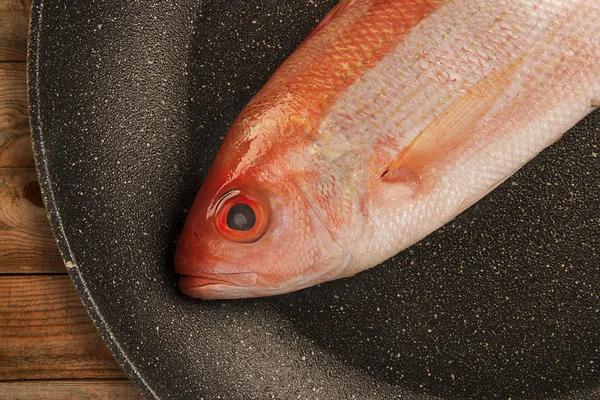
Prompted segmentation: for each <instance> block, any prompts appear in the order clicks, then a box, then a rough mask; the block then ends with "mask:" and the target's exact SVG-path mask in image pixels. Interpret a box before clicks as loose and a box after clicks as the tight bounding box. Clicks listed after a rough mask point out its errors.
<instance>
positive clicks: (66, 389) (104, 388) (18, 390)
mask: <svg viewBox="0 0 600 400" xmlns="http://www.w3.org/2000/svg"><path fill="white" fill-rule="evenodd" d="M29 399H36V400H55V399H78V400H92V399H94V400H103V399H106V400H109V399H111V400H112V399H123V400H142V399H143V397H142V395H141V394H140V392H139V391H138V390H137V388H136V387H135V386H134V385H133V384H132V383H131V382H129V381H127V380H73V381H24V382H0V400H29Z"/></svg>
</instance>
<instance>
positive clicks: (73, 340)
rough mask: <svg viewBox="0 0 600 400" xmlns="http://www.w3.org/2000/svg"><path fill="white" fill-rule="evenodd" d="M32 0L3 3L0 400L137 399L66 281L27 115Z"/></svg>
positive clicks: (0, 12) (0, 62)
mask: <svg viewBox="0 0 600 400" xmlns="http://www.w3.org/2000/svg"><path fill="white" fill-rule="evenodd" d="M30 5H31V3H30V0H0V399H91V398H94V399H105V398H106V399H139V398H141V396H140V394H139V392H138V391H137V389H136V388H135V387H134V386H133V385H132V384H131V383H130V382H129V381H128V380H127V378H126V376H125V375H124V373H123V371H122V370H121V367H120V366H119V365H118V364H117V363H116V362H115V360H114V358H113V356H112V355H111V354H110V352H109V350H108V348H107V347H106V345H105V344H104V342H102V339H101V338H100V335H99V333H98V332H97V331H96V328H95V327H94V326H93V324H92V321H91V319H90V318H89V317H88V314H87V312H86V311H85V309H84V307H83V305H82V303H81V301H80V300H79V297H78V295H77V292H76V291H75V287H74V286H73V284H72V283H71V280H70V279H69V277H68V275H67V273H66V270H65V267H64V264H63V262H62V260H61V258H60V255H59V253H58V249H57V246H56V242H55V240H54V238H53V236H52V233H51V231H50V226H49V224H48V220H47V217H46V212H45V210H44V206H43V204H42V200H41V195H40V192H39V185H38V183H37V176H36V172H35V166H34V161H33V153H32V150H31V139H30V135H29V121H28V114H27V82H26V63H25V61H26V53H27V51H26V47H27V30H28V25H29V10H30Z"/></svg>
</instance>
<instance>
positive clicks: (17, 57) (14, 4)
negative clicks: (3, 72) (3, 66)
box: [0, 0, 31, 61]
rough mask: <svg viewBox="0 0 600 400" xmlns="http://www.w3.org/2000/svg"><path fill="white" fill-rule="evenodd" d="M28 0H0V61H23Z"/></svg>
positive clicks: (28, 7)
mask: <svg viewBox="0 0 600 400" xmlns="http://www.w3.org/2000/svg"><path fill="white" fill-rule="evenodd" d="M30 8H31V1H29V0H0V61H25V59H26V58H27V31H28V28H29V10H30Z"/></svg>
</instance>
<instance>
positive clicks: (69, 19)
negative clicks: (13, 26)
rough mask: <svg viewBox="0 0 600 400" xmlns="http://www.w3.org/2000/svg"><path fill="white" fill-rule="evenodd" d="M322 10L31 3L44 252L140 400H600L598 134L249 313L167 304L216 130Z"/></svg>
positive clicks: (318, 5)
mask: <svg viewBox="0 0 600 400" xmlns="http://www.w3.org/2000/svg"><path fill="white" fill-rule="evenodd" d="M334 3H335V0H321V1H319V2H312V1H305V0H285V1H283V0H230V1H227V2H224V1H209V0H204V1H202V0H182V1H161V2H145V1H131V0H127V1H125V0H115V1H110V2H99V1H92V2H75V3H74V2H72V1H66V0H46V1H41V0H37V1H34V5H33V13H32V24H31V43H30V44H31V47H30V58H29V85H30V110H31V121H32V128H33V141H34V148H35V156H36V161H37V165H38V170H39V177H40V181H41V185H42V189H43V195H44V199H45V203H46V207H47V210H48V214H49V217H50V221H51V224H52V227H53V230H54V234H55V235H56V237H57V239H58V243H59V247H60V250H61V252H62V255H63V257H64V260H65V263H66V265H67V267H68V270H69V273H70V276H71V278H72V279H73V281H74V283H75V285H76V286H77V289H78V291H79V294H80V295H81V298H82V300H83V302H84V303H85V306H86V307H87V310H88V311H89V313H90V315H91V317H92V319H93V320H94V322H95V324H96V326H97V327H98V329H99V330H100V332H101V333H102V336H103V338H104V340H105V341H106V342H107V343H108V346H109V347H110V349H111V350H112V352H113V353H114V355H115V357H116V359H117V360H118V361H119V362H120V363H121V364H122V365H123V367H124V369H125V371H126V372H127V374H129V376H130V377H131V379H132V380H133V381H134V382H135V383H136V384H137V385H138V387H139V388H140V389H141V390H142V392H143V393H144V394H145V395H146V396H147V397H148V398H162V399H169V398H178V399H200V398H206V399H218V398H221V399H250V398H256V399H262V398H286V399H287V398H301V399H341V398H357V399H370V398H379V399H382V398H387V399H391V398H400V397H401V398H403V399H409V400H410V399H434V398H440V399H467V398H473V399H484V398H512V399H541V398H544V399H546V398H557V399H573V398H574V399H597V398H598V396H600V311H599V309H600V263H599V252H600V243H599V237H600V228H599V225H600V207H598V205H599V204H600V203H599V197H598V193H599V184H600V168H599V161H600V157H599V156H598V154H599V153H600V149H598V134H599V132H600V128H599V127H600V114H599V113H594V114H593V115H591V116H590V117H588V118H587V119H585V120H584V121H582V122H581V123H580V124H579V125H578V126H577V127H576V128H574V129H573V130H572V131H570V132H569V133H568V134H566V136H565V137H564V139H563V140H561V141H560V142H559V143H558V144H556V145H554V146H552V147H551V148H550V149H548V150H546V151H544V152H543V153H542V154H541V155H540V156H539V157H537V158H536V159H535V160H533V161H532V162H531V163H529V164H528V165H527V166H526V167H525V168H523V169H522V170H521V171H519V172H518V173H517V174H516V175H515V176H514V177H512V178H511V179H510V180H508V181H507V182H506V183H504V184H503V185H502V186H501V187H499V188H498V189H497V190H495V191H494V192H493V193H492V194H491V195H489V196H487V197H486V198H484V199H483V200H482V201H480V202H479V203H477V204H476V205H475V206H473V207H471V208H470V209H469V210H468V211H466V212H465V213H463V214H462V215H460V216H459V217H458V218H456V219H455V220H454V221H452V222H450V223H449V224H448V225H446V226H444V227H443V228H441V229H440V230H438V231H437V232H435V233H433V234H432V235H430V236H429V237H427V238H426V239H424V240H423V241H422V242H420V243H418V244H416V245H414V246H412V247H411V248H409V249H408V250H406V251H403V252H402V253H400V254H398V255H397V256H395V257H394V258H392V259H391V260H388V261H387V262H385V263H384V264H383V265H381V266H378V267H376V268H374V269H371V270H369V271H366V272H364V273H361V274H359V275H358V276H356V277H353V278H349V279H344V280H339V281H335V282H330V283H326V284H322V285H319V286H317V287H313V288H309V289H306V290H303V291H300V292H297V293H292V294H288V295H282V296H277V297H272V298H264V299H249V300H239V301H202V300H197V299H191V298H187V297H185V296H184V295H182V294H181V293H180V292H179V290H178V289H177V286H176V279H177V276H176V275H175V274H174V272H173V255H174V247H175V243H176V239H177V235H178V233H179V231H180V229H181V228H182V226H183V222H184V220H185V216H186V211H187V209H188V208H189V207H190V205H191V203H192V201H193V198H194V196H195V194H196V191H197V189H198V188H199V186H200V184H201V182H202V179H203V177H204V175H205V173H206V171H207V169H208V167H209V165H210V163H211V161H212V158H213V157H214V154H215V152H216V150H217V148H218V146H219V144H220V142H221V141H222V139H223V136H224V135H225V133H226V131H227V128H228V126H229V124H230V123H231V122H232V121H233V119H234V118H235V116H236V114H237V113H238V112H239V111H240V110H241V108H242V107H243V105H244V104H245V103H246V102H247V101H248V100H249V98H250V97H251V96H252V94H253V93H255V92H256V91H257V90H258V89H259V88H260V87H261V85H262V84H263V83H264V82H265V80H266V79H267V78H268V76H269V75H270V74H271V73H272V72H273V71H274V69H275V68H276V66H277V65H279V63H281V62H282V61H283V60H284V59H285V57H286V56H287V55H288V54H289V53H290V52H291V51H292V50H293V49H294V48H295V47H296V46H297V45H298V43H299V42H300V41H301V40H302V39H303V38H304V37H305V36H306V35H307V34H308V33H309V32H310V30H311V29H312V27H313V26H314V25H315V24H316V22H317V20H319V19H320V18H321V17H322V16H323V15H324V14H325V13H326V12H327V11H328V10H329V9H330V8H331V7H332V6H333V5H334Z"/></svg>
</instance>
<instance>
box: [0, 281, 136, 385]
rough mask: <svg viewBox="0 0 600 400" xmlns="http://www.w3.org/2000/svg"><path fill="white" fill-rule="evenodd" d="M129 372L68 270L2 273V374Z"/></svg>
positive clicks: (104, 374) (22, 376)
mask: <svg viewBox="0 0 600 400" xmlns="http://www.w3.org/2000/svg"><path fill="white" fill-rule="evenodd" d="M26 378H27V379H61V378H63V379H64V378H66V379H72V378H80V379H86V378H100V379H107V378H125V375H124V373H123V371H122V369H121V367H120V366H119V365H118V364H117V363H116V361H115V359H114V358H113V356H112V354H111V353H110V351H109V350H108V348H107V347H106V345H105V344H104V342H102V339H101V338H100V336H99V335H98V332H97V331H96V328H95V327H94V325H93V324H92V321H91V319H90V317H89V316H88V314H87V312H86V310H85V309H84V307H83V305H82V304H81V301H80V300H79V296H78V295H77V292H76V291H75V288H74V286H73V283H71V280H70V279H69V277H68V276H66V275H55V276H48V275H39V276H0V380H17V379H26Z"/></svg>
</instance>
